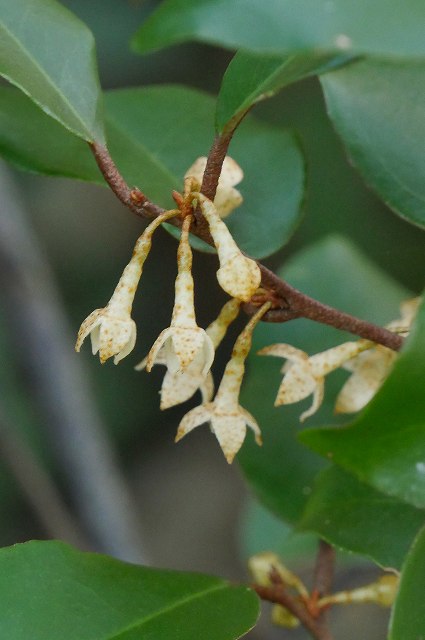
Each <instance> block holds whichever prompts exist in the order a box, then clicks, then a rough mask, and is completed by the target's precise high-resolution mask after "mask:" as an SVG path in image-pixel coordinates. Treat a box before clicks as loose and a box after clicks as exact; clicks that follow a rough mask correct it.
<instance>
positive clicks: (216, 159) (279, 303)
mask: <svg viewBox="0 0 425 640" xmlns="http://www.w3.org/2000/svg"><path fill="white" fill-rule="evenodd" d="M232 135H233V130H232V131H231V132H227V133H226V134H225V135H223V136H218V137H217V138H216V139H215V141H214V144H213V145H212V147H211V150H210V153H209V156H208V161H207V167H206V169H205V173H204V179H203V182H202V186H201V190H202V193H203V194H204V195H206V196H207V197H208V198H211V199H212V198H214V195H215V190H216V188H217V183H218V178H219V176H220V171H221V167H222V164H223V160H224V158H225V156H226V153H227V149H228V147H229V144H230V140H231V138H232ZM90 148H91V150H92V152H93V155H94V157H95V159H96V162H97V164H98V167H99V169H100V171H101V172H102V175H103V176H104V178H105V180H106V182H107V183H108V185H109V186H110V188H111V189H112V191H113V192H114V193H115V195H116V196H117V198H118V199H119V200H120V201H121V202H122V203H123V204H124V205H125V206H126V207H128V208H129V209H130V210H131V211H132V212H133V213H135V214H136V215H138V216H141V217H145V218H154V217H156V216H158V215H160V214H161V213H163V212H164V209H162V208H161V207H158V206H157V205H156V204H154V203H153V202H151V201H150V200H149V199H148V198H147V197H146V196H145V195H144V194H143V193H142V192H141V191H140V190H139V189H137V188H135V189H130V187H129V186H128V185H127V183H126V182H125V180H124V178H123V177H122V176H121V174H120V172H119V171H118V169H117V167H116V165H115V164H114V162H113V160H112V158H111V156H110V155H109V152H108V150H107V149H106V147H103V146H102V145H99V144H98V143H91V144H90ZM196 219H197V224H196V225H193V227H192V229H191V233H194V234H195V235H196V236H198V237H199V238H201V240H204V242H206V243H207V244H210V245H212V244H213V243H212V239H211V236H210V234H209V231H208V227H207V225H206V223H205V222H202V221H201V218H200V214H197V216H196ZM169 222H170V224H173V225H174V226H177V227H180V226H181V219H180V217H176V218H173V219H172V220H170V221H169ZM259 267H260V269H261V275H262V283H261V286H262V287H263V288H264V289H266V290H267V291H268V292H269V293H270V299H271V300H272V301H273V309H272V310H270V311H269V312H268V313H266V314H265V316H264V317H263V321H265V322H287V321H288V320H291V319H293V318H301V317H302V318H308V319H310V320H314V321H315V322H320V323H322V324H328V325H330V326H332V327H335V328H336V329H342V330H344V331H349V332H350V333H353V334H355V335H357V336H360V337H361V338H366V339H368V340H371V341H373V342H377V343H378V344H382V345H383V346H385V347H388V348H390V349H393V350H394V351H399V350H400V348H401V347H402V345H403V338H402V337H401V336H399V335H397V334H395V333H392V332H391V331H388V330H387V329H385V328H383V327H379V326H377V325H375V324H372V323H370V322H366V321H365V320H361V319H360V318H356V317H355V316H352V315H350V314H348V313H345V312H343V311H339V310H338V309H334V308H333V307H330V306H328V305H326V304H322V303H321V302H319V301H318V300H314V299H313V298H310V297H309V296H307V295H305V294H304V293H302V292H301V291H298V290H297V289H295V288H294V287H292V286H291V285H290V284H289V283H287V282H285V281H284V280H281V279H280V278H278V276H277V275H276V274H275V273H273V272H272V271H270V270H269V269H267V267H265V266H264V265H262V264H260V263H259ZM248 308H249V307H248Z"/></svg>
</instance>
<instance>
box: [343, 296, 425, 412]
mask: <svg viewBox="0 0 425 640" xmlns="http://www.w3.org/2000/svg"><path fill="white" fill-rule="evenodd" d="M420 301H421V299H420V298H412V299H411V300H406V301H405V302H403V303H402V304H401V306H400V311H401V317H400V318H399V319H397V320H393V321H392V322H390V323H389V324H387V326H386V328H387V329H389V330H390V331H397V333H400V334H402V335H405V336H406V335H408V334H409V330H410V326H411V324H412V322H413V320H414V318H415V315H416V312H417V310H418V306H419V303H420ZM396 359H397V353H396V352H395V351H392V350H391V349H388V348H387V347H383V346H382V345H379V344H377V345H373V348H372V349H369V350H368V351H366V352H365V353H361V354H359V355H358V356H357V357H355V358H353V360H351V361H350V362H347V363H346V364H344V369H347V370H348V371H351V374H352V375H351V376H350V377H349V378H348V380H347V382H346V383H345V384H344V386H343V387H342V389H341V391H340V393H339V395H338V397H337V399H336V404H335V411H336V413H355V412H356V411H360V410H361V409H363V407H365V406H366V405H367V403H368V402H370V400H371V399H372V398H373V396H374V395H375V394H376V393H377V392H378V391H379V389H380V388H381V386H382V385H383V383H384V382H385V380H386V378H387V377H388V375H389V373H390V371H391V369H392V367H393V365H394V362H395V361H396Z"/></svg>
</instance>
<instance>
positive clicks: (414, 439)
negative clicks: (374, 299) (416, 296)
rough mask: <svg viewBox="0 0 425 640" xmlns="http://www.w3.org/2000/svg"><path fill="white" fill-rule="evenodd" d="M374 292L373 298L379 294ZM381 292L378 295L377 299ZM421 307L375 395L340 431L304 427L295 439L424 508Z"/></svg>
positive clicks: (424, 321)
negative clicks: (394, 361)
mask: <svg viewBox="0 0 425 640" xmlns="http://www.w3.org/2000/svg"><path fill="white" fill-rule="evenodd" d="M376 291H378V292H379V294H378V297H379V302H383V299H384V295H385V294H384V293H383V292H382V291H381V290H376ZM381 296H382V297H381ZM424 387H425V305H424V304H422V307H421V309H420V310H419V312H418V317H417V321H416V323H415V326H414V328H413V330H412V332H411V335H410V337H409V338H408V340H407V343H406V345H405V348H404V349H403V351H402V353H401V354H400V357H399V358H398V360H397V361H396V363H395V366H394V368H393V370H392V372H391V374H390V376H389V377H388V379H387V380H386V382H385V384H384V385H383V387H382V388H381V390H380V391H379V393H378V394H377V395H376V396H375V398H373V400H372V401H371V402H370V403H369V404H368V406H367V407H366V408H365V409H364V410H363V412H362V413H361V414H360V415H359V417H358V418H357V419H356V420H355V421H354V422H353V423H351V424H350V425H349V426H348V427H346V428H343V429H331V428H330V429H316V430H311V431H305V432H304V433H302V434H301V435H300V438H301V440H302V441H303V442H304V443H306V444H307V445H308V446H310V447H311V448H312V449H314V450H315V451H318V452H320V453H322V454H323V455H324V456H327V457H331V458H332V460H334V461H335V462H336V463H338V464H340V465H342V466H343V467H345V468H347V469H349V470H350V471H352V472H354V473H356V474H357V476H358V477H359V478H360V479H361V480H364V481H365V482H367V483H369V484H370V485H372V486H373V487H375V488H376V489H378V490H379V491H382V492H383V493H385V494H387V495H390V496H397V497H398V498H400V499H401V500H403V501H405V502H408V503H410V504H412V505H414V506H416V507H425V396H424Z"/></svg>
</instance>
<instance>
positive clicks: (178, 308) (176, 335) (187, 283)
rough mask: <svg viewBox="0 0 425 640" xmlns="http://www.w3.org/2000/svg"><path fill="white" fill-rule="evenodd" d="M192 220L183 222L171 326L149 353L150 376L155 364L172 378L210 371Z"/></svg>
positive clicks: (210, 354) (210, 351) (210, 349)
mask: <svg viewBox="0 0 425 640" xmlns="http://www.w3.org/2000/svg"><path fill="white" fill-rule="evenodd" d="M191 218H192V216H186V218H185V220H184V222H183V227H182V233H181V238H180V243H179V249H178V254H177V263H178V273H177V278H176V284H175V300H174V308H173V315H172V319H171V325H170V326H169V327H168V328H167V329H164V331H162V332H161V333H160V335H159V337H158V338H157V339H156V341H155V343H154V344H153V346H152V348H151V350H150V351H149V354H148V357H147V361H146V370H147V371H148V372H149V371H150V370H151V369H152V367H153V365H154V364H156V363H159V364H166V366H167V369H168V371H169V372H170V373H171V374H177V373H179V372H181V371H186V372H187V371H189V372H190V373H191V375H192V376H193V377H194V378H195V379H198V378H199V377H202V378H205V377H206V375H207V373H208V371H209V370H210V368H211V364H212V362H213V360H214V346H213V343H212V340H211V338H210V337H209V336H208V335H207V333H206V332H205V330H204V329H201V328H200V327H198V325H197V324H196V317H195V306H194V295H193V278H192V273H191V271H192V250H191V248H190V245H189V227H190V222H191ZM189 367H191V368H190V369H189ZM198 386H199V385H198ZM189 397H190V396H189ZM168 406H171V405H168Z"/></svg>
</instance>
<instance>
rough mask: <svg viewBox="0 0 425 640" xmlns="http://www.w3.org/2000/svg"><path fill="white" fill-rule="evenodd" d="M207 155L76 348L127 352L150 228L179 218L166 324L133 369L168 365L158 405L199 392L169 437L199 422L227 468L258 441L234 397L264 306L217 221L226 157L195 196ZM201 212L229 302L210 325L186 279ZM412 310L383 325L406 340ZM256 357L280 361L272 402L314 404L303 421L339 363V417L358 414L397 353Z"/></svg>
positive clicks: (229, 177)
mask: <svg viewBox="0 0 425 640" xmlns="http://www.w3.org/2000/svg"><path fill="white" fill-rule="evenodd" d="M205 167H206V158H199V159H198V160H197V161H196V162H195V163H194V165H192V167H190V169H189V170H188V171H187V172H186V175H185V178H184V192H183V194H179V193H174V194H173V197H174V199H175V201H176V203H177V206H178V208H177V209H173V210H171V211H166V212H165V213H163V214H161V215H159V216H158V217H157V218H156V219H155V220H154V221H153V222H151V223H150V224H149V225H148V226H147V227H146V229H145V231H144V232H143V234H142V235H141V236H140V238H139V239H138V240H137V242H136V245H135V247H134V251H133V255H132V257H131V260H130V262H129V263H128V265H127V266H126V267H125V269H124V272H123V274H122V276H121V278H120V280H119V282H118V284H117V286H116V288H115V291H114V293H113V295H112V297H111V299H110V300H109V302H108V304H107V305H106V307H104V308H102V309H96V310H95V311H93V312H92V313H91V314H90V315H89V316H88V318H86V320H84V322H83V323H82V325H81V328H80V330H79V333H78V338H77V342H76V345H75V348H76V350H77V351H79V350H80V348H81V345H82V343H83V342H84V340H85V338H86V337H87V336H88V335H90V337H91V343H92V350H93V353H94V354H96V353H99V358H100V361H101V362H102V363H104V362H105V361H106V360H108V359H109V358H112V357H113V358H114V362H115V364H117V363H118V362H119V361H120V360H122V359H123V358H124V357H125V356H127V355H128V354H129V353H130V352H131V351H132V350H133V348H134V346H135V342H136V324H135V322H134V320H133V319H132V317H131V310H132V306H133V301H134V296H135V293H136V289H137V286H138V284H139V280H140V277H141V275H142V271H143V266H144V263H145V260H146V258H147V257H148V254H149V251H150V248H151V244H152V236H153V233H154V231H155V230H156V229H157V228H158V227H159V226H160V225H161V224H162V223H163V222H165V221H167V220H169V219H171V218H173V217H175V216H179V217H180V222H181V235H180V241H179V246H178V251H177V271H178V272H177V278H176V281H175V299H174V307H173V312H172V318H171V323H170V326H169V327H168V328H166V329H164V330H163V331H162V332H161V333H160V335H159V337H158V338H157V339H156V340H155V342H154V344H153V346H152V348H151V349H150V351H149V353H148V355H147V356H146V357H145V358H144V359H143V360H142V362H140V364H139V365H137V367H136V369H137V370H141V369H146V371H148V372H150V371H151V370H152V367H153V366H154V365H156V364H159V365H163V366H165V367H166V371H165V375H164V378H163V382H162V387H161V401H160V407H161V409H167V408H169V407H173V406H175V405H178V404H181V403H183V402H186V400H188V399H189V398H191V397H192V396H193V395H194V394H195V393H196V392H197V391H198V390H199V391H200V392H201V396H202V404H201V405H200V406H198V407H196V408H194V409H192V410H191V411H189V412H188V413H187V414H186V415H185V416H184V417H183V419H182V420H181V422H180V425H179V427H178V430H177V435H176V441H179V440H181V439H182V438H183V437H184V436H185V435H187V434H188V433H189V432H191V431H192V430H193V429H195V428H196V427H198V426H200V425H201V424H204V423H209V424H210V427H211V431H212V432H213V433H214V434H215V436H216V437H217V440H218V442H219V444H220V446H221V449H222V450H223V453H224V455H225V457H226V460H227V461H228V462H229V463H231V462H232V461H233V459H234V457H235V455H236V454H237V452H238V451H239V449H240V447H241V446H242V443H243V441H244V439H245V435H246V430H247V427H250V428H251V429H252V431H253V432H254V436H255V440H256V442H257V444H261V432H260V428H259V426H258V424H257V422H256V420H255V418H254V417H253V416H252V415H251V414H250V413H248V411H246V409H244V408H243V407H241V406H240V404H239V395H240V389H241V384H242V380H243V376H244V373H245V361H246V358H247V356H248V353H249V351H250V348H251V343H252V333H253V331H254V328H255V326H256V325H257V323H258V322H259V321H260V320H261V318H262V316H263V315H264V314H265V313H266V312H267V311H268V310H269V309H270V307H271V303H270V302H269V301H267V298H266V297H264V295H263V290H261V289H259V287H260V283H261V272H260V269H259V266H258V265H257V263H256V262H255V261H254V260H252V259H251V258H248V257H247V256H245V255H244V254H243V253H242V252H241V250H240V249H239V247H238V245H237V244H236V242H235V240H234V239H233V237H232V235H231V234H230V231H229V229H228V228H227V226H226V224H225V223H224V222H223V220H222V218H223V217H224V216H226V215H228V214H229V213H230V212H231V211H232V210H233V209H235V208H236V207H237V206H239V205H240V203H241V202H242V196H241V194H240V193H239V191H237V190H236V189H235V188H234V187H235V185H236V184H238V183H239V182H240V181H241V180H242V177H243V172H242V170H241V169H240V167H239V166H238V165H237V164H236V162H235V161H234V160H232V159H231V158H226V160H225V162H224V165H223V171H222V174H221V178H220V181H219V184H218V188H217V193H216V197H215V200H214V202H212V201H211V200H209V199H208V198H206V197H205V196H204V195H203V194H202V193H201V192H200V184H201V180H202V175H203V172H204V170H205ZM196 210H198V211H201V213H202V214H203V216H204V219H205V221H206V223H207V224H208V229H209V232H210V234H211V237H212V239H213V241H214V245H215V248H216V250H217V255H218V260H219V266H218V269H217V280H218V282H219V284H220V286H221V287H222V289H223V290H224V291H225V292H226V293H227V294H229V296H231V300H229V301H228V302H227V303H226V304H225V305H224V307H223V308H222V310H221V312H220V313H219V315H218V317H217V318H216V320H214V322H212V323H211V324H210V325H209V327H207V329H202V328H201V327H199V326H198V324H197V321H196V314H195V305H194V281H193V277H192V249H191V246H190V242H189V232H190V227H191V224H192V220H193V218H194V212H195V211H196ZM242 302H251V305H254V306H255V307H257V312H256V313H255V314H254V315H253V316H252V317H251V319H250V320H249V322H248V323H247V325H246V326H245V328H244V329H243V330H242V332H241V333H240V335H239V336H238V338H237V340H236V342H235V345H234V347H233V352H232V355H231V358H230V360H229V362H228V363H227V365H226V368H225V371H224V374H223V377H222V379H221V382H220V385H219V387H218V390H217V392H216V394H215V396H214V382H213V378H212V374H211V365H212V363H213V360H214V356H215V350H216V349H217V347H218V346H219V344H220V342H221V340H222V339H223V337H224V335H225V333H226V331H227V329H228V327H229V325H230V324H231V322H233V320H234V319H235V318H236V316H237V315H238V312H239V309H240V306H241V303H242ZM417 306H418V299H415V300H412V301H408V302H407V303H404V305H403V306H402V308H401V317H400V318H399V319H397V320H395V321H393V322H392V323H390V324H389V325H388V327H387V328H388V329H389V330H391V331H395V332H398V333H401V334H403V335H407V333H408V332H409V328H410V324H411V322H412V320H413V318H414V315H415V312H416V309H417ZM259 353H260V355H270V356H278V357H282V358H285V359H286V363H285V364H284V366H283V369H282V373H283V374H284V377H283V380H282V382H281V384H280V387H279V389H278V393H277V397H276V401H275V405H276V406H278V405H282V404H291V403H294V402H299V401H300V400H303V399H305V398H307V397H308V396H310V395H312V396H313V401H312V404H311V407H310V408H309V409H307V410H306V411H304V412H303V413H302V414H301V418H300V419H301V421H303V420H305V419H306V418H307V417H309V416H311V415H312V414H313V413H315V412H316V411H317V409H318V408H319V407H320V405H321V403H322V401H323V396H324V388H325V377H326V376H327V375H328V374H329V373H330V372H332V371H334V370H335V369H337V368H339V367H343V368H345V369H347V370H349V371H350V373H351V376H350V377H349V379H348V380H347V381H346V383H345V384H344V386H343V388H342V390H341V392H340V393H339V395H338V398H337V401H336V411H337V412H340V413H349V412H353V411H358V410H359V409H361V408H362V407H363V406H365V404H366V403H367V402H368V401H369V400H370V399H371V398H372V397H373V395H374V394H375V393H376V391H377V390H378V389H379V388H380V386H381V385H382V383H383V381H384V380H385V378H386V376H387V375H388V373H389V371H390V369H391V367H392V365H393V362H394V360H395V358H396V357H397V355H396V354H395V353H394V352H393V351H391V350H390V349H387V348H385V347H383V346H380V345H377V344H375V343H373V342H370V341H369V340H358V341H357V342H345V343H343V344H341V345H338V346H337V347H333V348H331V349H327V350H326V351H323V352H321V353H317V354H315V355H312V356H308V355H307V354H306V353H304V352H303V351H301V350H300V349H297V348H295V347H293V346H292V345H289V344H283V343H282V344H274V345H270V346H268V347H265V348H264V349H262V350H261V351H260V352H259Z"/></svg>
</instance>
